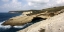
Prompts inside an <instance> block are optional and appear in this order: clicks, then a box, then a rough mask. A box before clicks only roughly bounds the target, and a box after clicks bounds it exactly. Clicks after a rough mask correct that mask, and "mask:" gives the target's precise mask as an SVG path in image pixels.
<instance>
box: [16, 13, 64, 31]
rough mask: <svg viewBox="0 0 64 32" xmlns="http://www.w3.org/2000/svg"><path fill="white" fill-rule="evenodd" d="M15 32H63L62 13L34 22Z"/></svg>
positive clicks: (63, 17)
mask: <svg viewBox="0 0 64 32" xmlns="http://www.w3.org/2000/svg"><path fill="white" fill-rule="evenodd" d="M17 32H64V13H61V14H59V15H56V16H54V17H51V18H48V19H46V20H44V21H40V22H38V23H35V24H33V25H31V26H29V27H27V28H25V29H23V30H20V31H17Z"/></svg>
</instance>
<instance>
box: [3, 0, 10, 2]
mask: <svg viewBox="0 0 64 32" xmlns="http://www.w3.org/2000/svg"><path fill="white" fill-rule="evenodd" d="M2 1H3V2H9V1H10V0H2Z"/></svg>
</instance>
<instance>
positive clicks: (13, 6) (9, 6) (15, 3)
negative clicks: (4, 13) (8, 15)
mask: <svg viewBox="0 0 64 32" xmlns="http://www.w3.org/2000/svg"><path fill="white" fill-rule="evenodd" d="M2 8H3V9H8V10H19V9H21V8H22V4H21V2H18V0H12V1H11V2H10V3H6V4H4V5H3V6H2Z"/></svg>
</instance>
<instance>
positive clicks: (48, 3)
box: [27, 0, 64, 9]
mask: <svg viewBox="0 0 64 32" xmlns="http://www.w3.org/2000/svg"><path fill="white" fill-rule="evenodd" d="M27 2H28V5H29V6H30V7H33V8H36V7H37V8H39V9H42V8H46V7H53V6H60V4H62V3H64V0H27ZM62 5H63V4H62ZM37 8H36V9H37Z"/></svg>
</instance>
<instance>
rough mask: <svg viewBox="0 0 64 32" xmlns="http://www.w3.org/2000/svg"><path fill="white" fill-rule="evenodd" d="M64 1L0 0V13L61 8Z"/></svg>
mask: <svg viewBox="0 0 64 32" xmlns="http://www.w3.org/2000/svg"><path fill="white" fill-rule="evenodd" d="M63 5H64V0H0V12H8V11H17V10H30V9H37V10H39V9H43V8H48V7H54V6H63Z"/></svg>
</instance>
